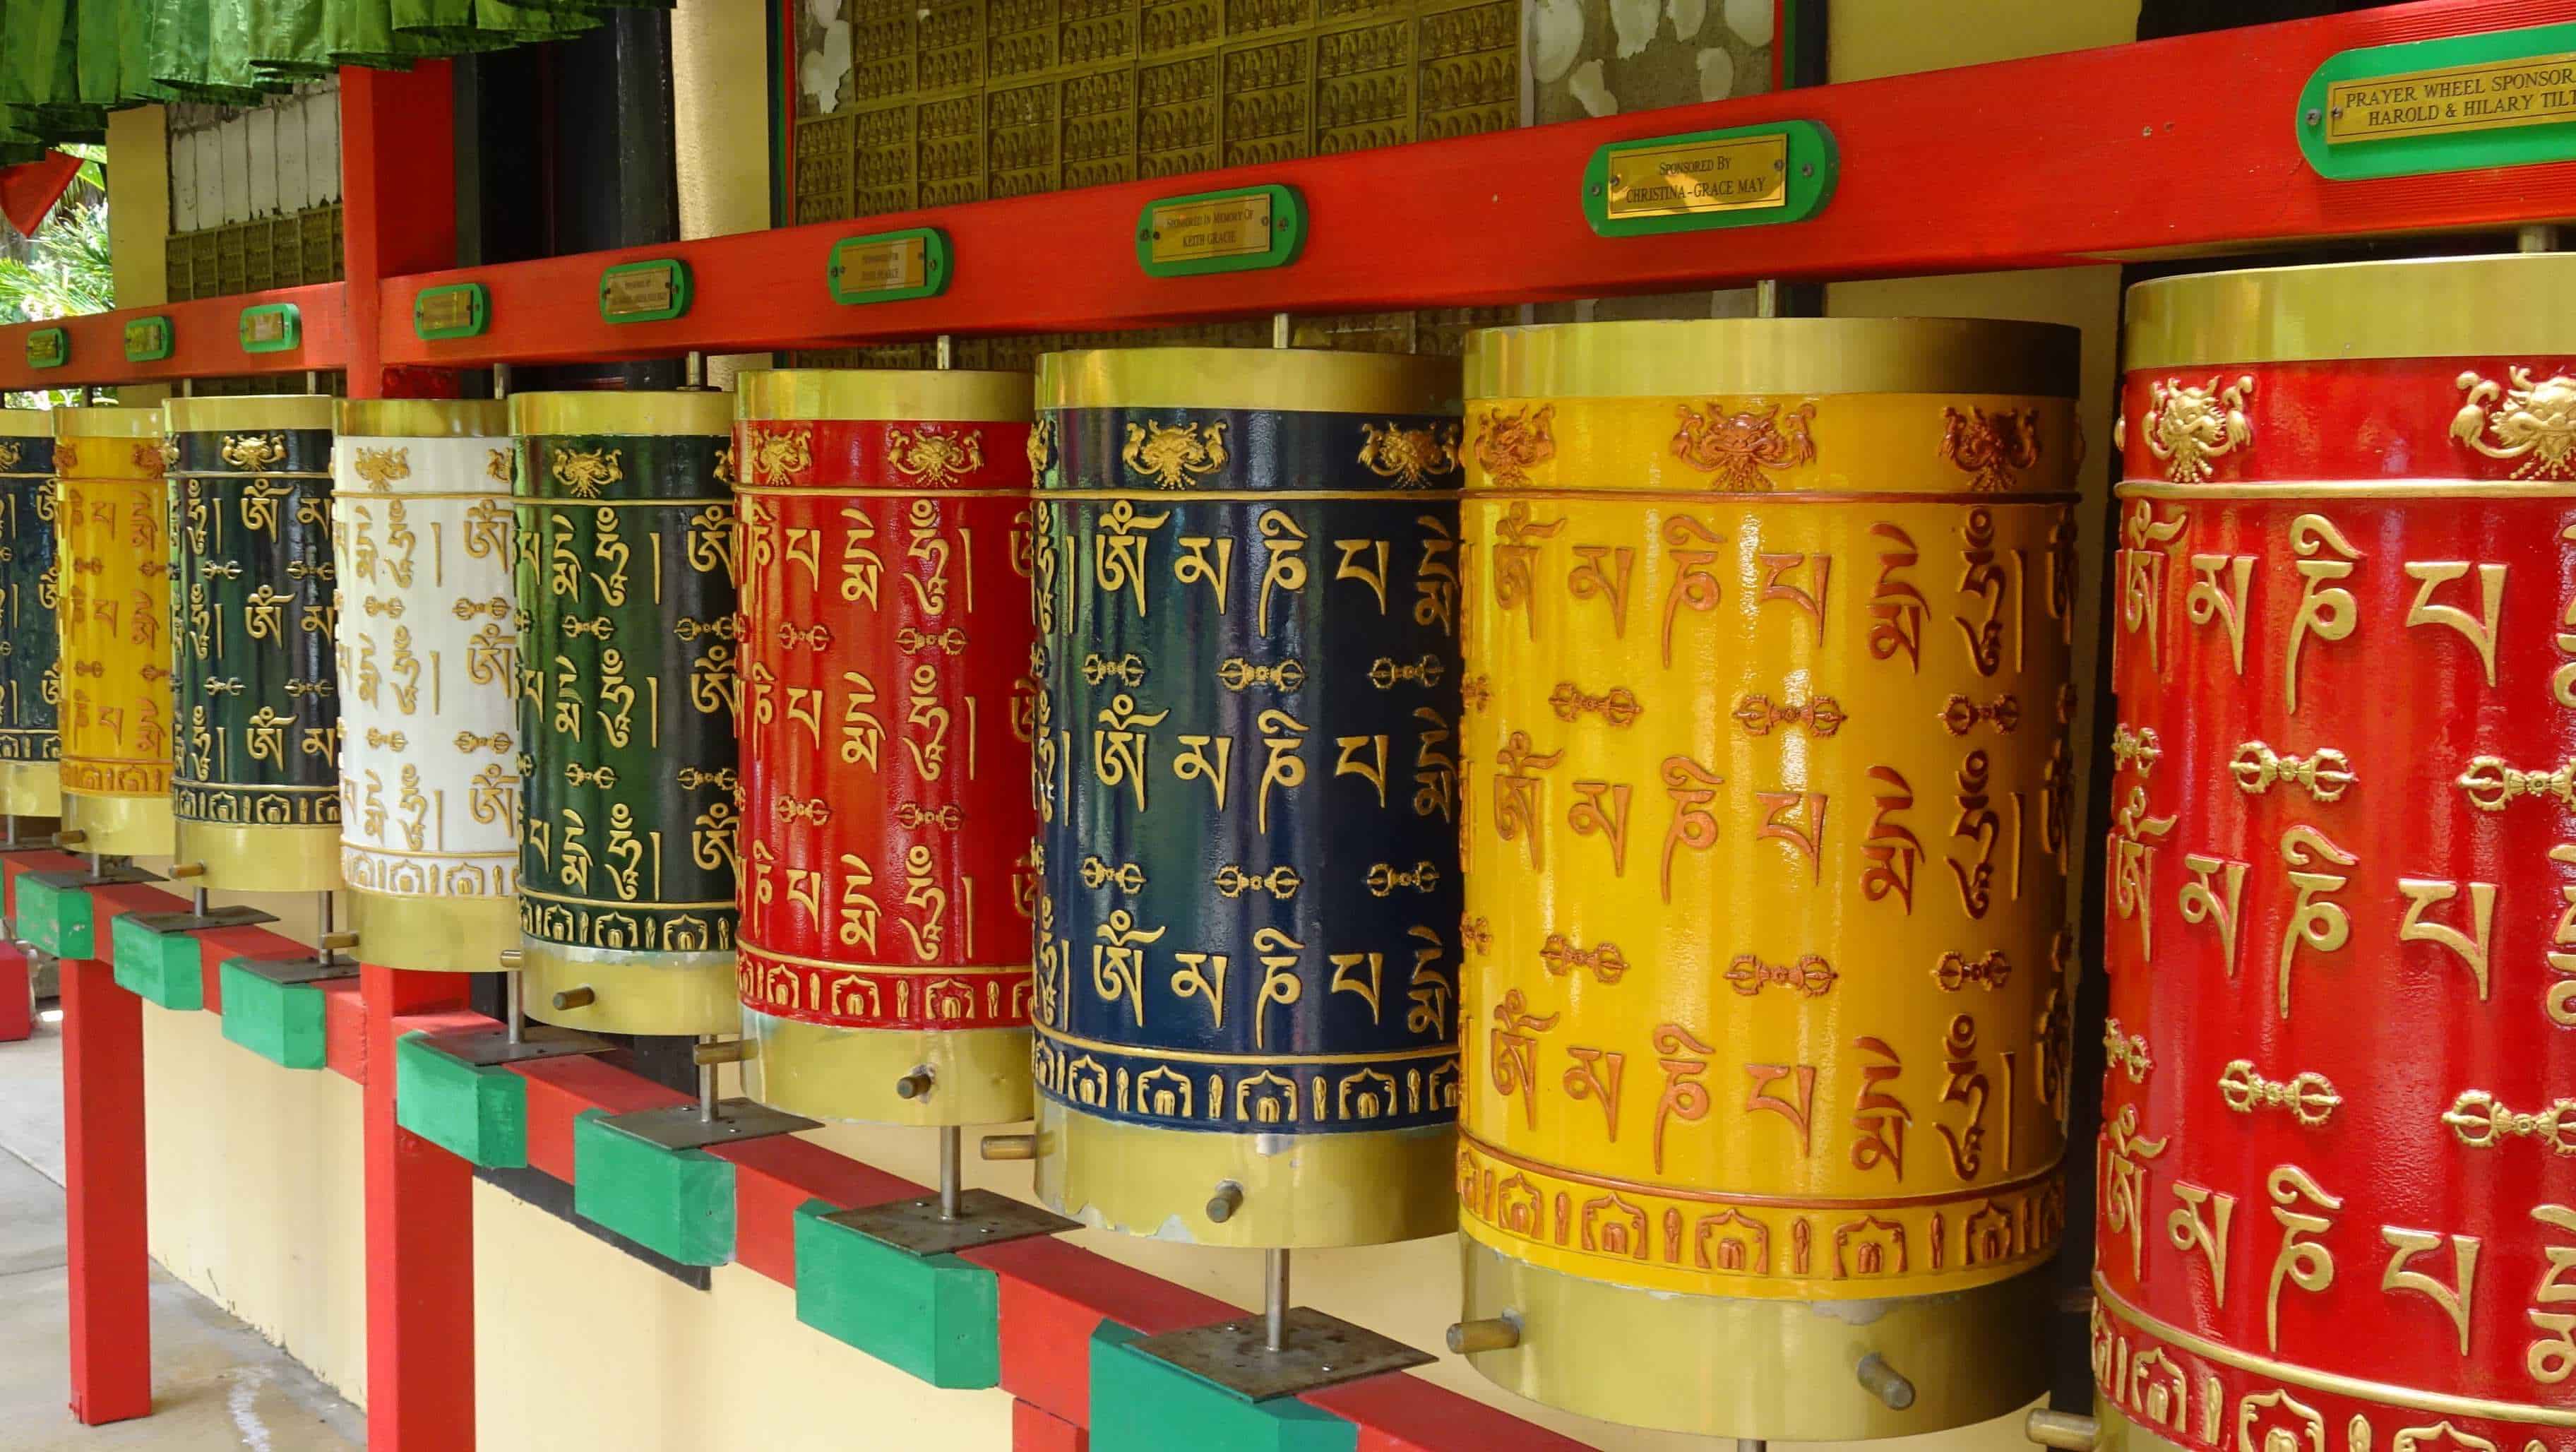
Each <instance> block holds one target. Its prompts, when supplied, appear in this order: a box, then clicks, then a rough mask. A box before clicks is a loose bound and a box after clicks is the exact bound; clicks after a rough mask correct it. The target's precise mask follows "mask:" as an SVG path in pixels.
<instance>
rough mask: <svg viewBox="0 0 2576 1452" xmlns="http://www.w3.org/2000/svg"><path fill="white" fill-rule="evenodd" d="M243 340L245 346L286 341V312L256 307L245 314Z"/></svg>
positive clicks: (242, 330) (253, 346)
mask: <svg viewBox="0 0 2576 1452" xmlns="http://www.w3.org/2000/svg"><path fill="white" fill-rule="evenodd" d="M241 340H242V346H243V347H245V348H255V347H257V346H259V345H260V344H262V343H283V342H285V341H286V314H285V313H283V312H279V311H277V310H275V309H254V310H252V311H249V312H247V313H245V314H243V316H242V329H241Z"/></svg>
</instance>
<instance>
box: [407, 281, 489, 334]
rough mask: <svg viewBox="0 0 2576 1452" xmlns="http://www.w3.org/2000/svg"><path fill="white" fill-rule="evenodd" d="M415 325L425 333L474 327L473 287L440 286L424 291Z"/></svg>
mask: <svg viewBox="0 0 2576 1452" xmlns="http://www.w3.org/2000/svg"><path fill="white" fill-rule="evenodd" d="M413 325H414V326H415V327H417V328H419V329H420V330H421V331H422V332H424V333H445V332H455V331H461V330H464V329H468V328H471V327H473V326H474V291H473V289H471V288H464V287H438V288H431V289H430V290H428V291H427V292H424V293H422V294H421V295H420V301H419V305H418V307H417V309H416V310H415V313H414V316H413Z"/></svg>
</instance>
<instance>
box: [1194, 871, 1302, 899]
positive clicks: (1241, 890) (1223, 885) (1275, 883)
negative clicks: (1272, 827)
mask: <svg viewBox="0 0 2576 1452" xmlns="http://www.w3.org/2000/svg"><path fill="white" fill-rule="evenodd" d="M1209 881H1210V882H1212V883H1214V884H1215V885H1216V890H1217V891H1219V892H1221V893H1224V894H1225V895H1226V896H1227V897H1241V896H1243V895H1244V894H1245V893H1247V892H1266V893H1268V894H1270V895H1271V896H1272V897H1274V898H1276V899H1278V900H1279V901H1281V902H1286V901H1288V900H1289V899H1291V898H1293V897H1295V896H1296V895H1297V889H1299V888H1301V887H1304V886H1305V885H1306V879H1304V878H1302V877H1299V876H1298V875H1297V869H1296V868H1294V867H1290V866H1288V865H1286V864H1285V863H1282V864H1281V865H1279V866H1277V867H1274V868H1271V869H1270V870H1269V871H1268V872H1246V871H1244V870H1243V869H1242V868H1240V867H1238V866H1236V865H1234V864H1233V863H1231V862H1229V863H1227V864H1226V865H1225V866H1223V867H1220V868H1218V869H1217V870H1216V875H1215V876H1214V877H1212V878H1210V879H1209Z"/></svg>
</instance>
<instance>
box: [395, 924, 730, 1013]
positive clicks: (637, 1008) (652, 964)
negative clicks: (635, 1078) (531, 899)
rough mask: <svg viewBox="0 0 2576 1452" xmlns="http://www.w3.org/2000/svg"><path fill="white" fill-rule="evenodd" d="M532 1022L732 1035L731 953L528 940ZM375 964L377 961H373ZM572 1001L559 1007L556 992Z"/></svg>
mask: <svg viewBox="0 0 2576 1452" xmlns="http://www.w3.org/2000/svg"><path fill="white" fill-rule="evenodd" d="M519 952H520V955H521V956H520V959H519V978H520V983H521V985H522V991H523V993H524V994H525V997H526V1005H527V1014H528V1017H530V1018H533V1019H535V1020H537V1021H538V1022H539V1023H550V1024H554V1025H556V1026H558V1027H561V1028H569V1029H580V1030H582V1031H584V1032H585V1033H594V1034H691V1035H694V1034H730V1033H732V1032H734V1031H735V1030H736V1029H737V1028H739V1027H740V1026H741V1023H742V1005H741V1004H740V1003H739V1002H737V1001H736V1000H735V998H734V964H733V954H731V953H729V952H708V953H630V952H625V951H621V950H610V951H602V950H600V949H596V948H568V947H565V946H564V945H563V944H561V943H549V942H546V941H544V940H542V939H538V938H530V937H522V938H521V939H520V940H519ZM371 961H372V960H371ZM565 994H568V995H571V996H572V997H573V999H574V1001H573V1002H572V1003H570V1004H568V1005H567V1006H565V1007H563V1008H557V1007H555V999H556V997H557V996H558V995H565Z"/></svg>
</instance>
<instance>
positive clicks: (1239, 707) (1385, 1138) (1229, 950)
mask: <svg viewBox="0 0 2576 1452" xmlns="http://www.w3.org/2000/svg"><path fill="white" fill-rule="evenodd" d="M1456 400H1457V365H1456V364H1455V363H1454V362H1448V361H1444V360H1438V359H1429V358H1403V357H1385V356H1371V355H1362V354H1349V353H1316V352H1291V351H1286V350H1280V351H1271V352H1261V351H1252V350H1222V349H1189V348H1173V349H1134V350H1125V351H1104V352H1092V353H1065V354H1055V355H1050V356H1049V357H1047V358H1046V359H1044V360H1043V361H1042V363H1041V366H1040V372H1039V384H1038V403H1039V424H1038V434H1037V442H1036V443H1035V444H1033V445H1032V449H1031V457H1032V458H1033V459H1036V460H1037V461H1038V462H1039V465H1040V468H1039V476H1040V486H1041V487H1040V492H1039V500H1040V506H1039V507H1040V510H1041V513H1042V518H1041V519H1040V520H1039V534H1038V540H1037V552H1036V576H1037V586H1038V598H1039V605H1038V631H1039V636H1040V647H1039V648H1040V654H1041V656H1042V658H1043V661H1042V671H1041V675H1042V679H1043V681H1044V691H1045V694H1044V695H1043V697H1042V698H1041V700H1040V702H1039V705H1038V719H1037V732H1036V736H1037V766H1038V776H1039V788H1038V791H1039V813H1040V815H1041V817H1042V819H1043V825H1042V827H1041V834H1042V840H1043V843H1044V849H1045V850H1044V872H1045V888H1044V894H1043V896H1042V897H1041V898H1040V901H1039V907H1038V950H1037V952H1038V972H1037V979H1038V1010H1037V1022H1038V1042H1037V1050H1036V1070H1037V1077H1038V1087H1039V1091H1040V1095H1041V1102H1040V1105H1039V1134H1038V1181H1037V1183H1038V1191H1039V1194H1040V1196H1041V1197H1042V1198H1044V1199H1045V1200H1046V1201H1047V1202H1048V1204H1049V1205H1050V1206H1052V1207H1053V1208H1056V1209H1059V1210H1061V1211H1063V1212H1064V1213H1066V1214H1068V1215H1074V1216H1078V1217H1080V1218H1083V1219H1085V1220H1087V1221H1089V1222H1091V1223H1093V1224H1096V1225H1105V1226H1109V1227H1112V1228H1117V1229H1122V1230H1127V1231H1131V1232H1133V1233H1136V1234H1143V1235H1163V1236H1186V1237H1187V1238H1189V1239H1193V1240H1196V1241H1200V1242H1203V1243H1209V1244H1222V1245H1251V1246H1265V1247H1283V1248H1284V1247H1293V1246H1310V1245H1346V1244H1365V1243H1372V1242H1378V1241H1387V1240H1401V1239H1406V1238H1409V1237H1413V1236H1419V1235H1431V1234H1437V1233H1440V1232H1444V1231H1446V1230H1448V1229H1450V1228H1451V1226H1452V1225H1453V1224H1454V1216H1453V1213H1452V1209H1451V1207H1450V1205H1449V1204H1448V1203H1447V1198H1446V1195H1445V1192H1444V1189H1443V1185H1444V1181H1445V1177H1446V1173H1447V1168H1448V1164H1449V1161H1450V1159H1451V1155H1452V1150H1453V1146H1454V1137H1453V1136H1454V1130H1453V1123H1454V1120H1455V1117H1456V1104H1457V1094H1458V1059H1457V1022H1456V1001H1455V994H1456V985H1457V967H1458V916H1459V915H1458V904H1459V885H1458V854H1457V812H1458V797H1457V769H1458V759H1457V742H1456V737H1455V733H1456V730H1457V723H1458V644H1457V642H1458V631H1457V625H1458V618H1457V611H1458V604H1459V600H1458V554H1457V541H1458V534H1457V517H1458V513H1457V512H1458V505H1457V493H1456V491H1457V484H1458V456H1457V440H1458V421H1457V402H1456ZM1228 1186H1231V1187H1232V1188H1231V1191H1230V1192H1228V1191H1227V1188H1226V1187H1228ZM1221 1195H1223V1196H1226V1198H1224V1199H1222V1200H1220V1201H1219V1205H1220V1208H1219V1209H1218V1210H1217V1211H1216V1213H1214V1214H1212V1213H1211V1204H1210V1202H1211V1200H1212V1199H1218V1198H1219V1197H1220V1196H1221Z"/></svg>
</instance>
